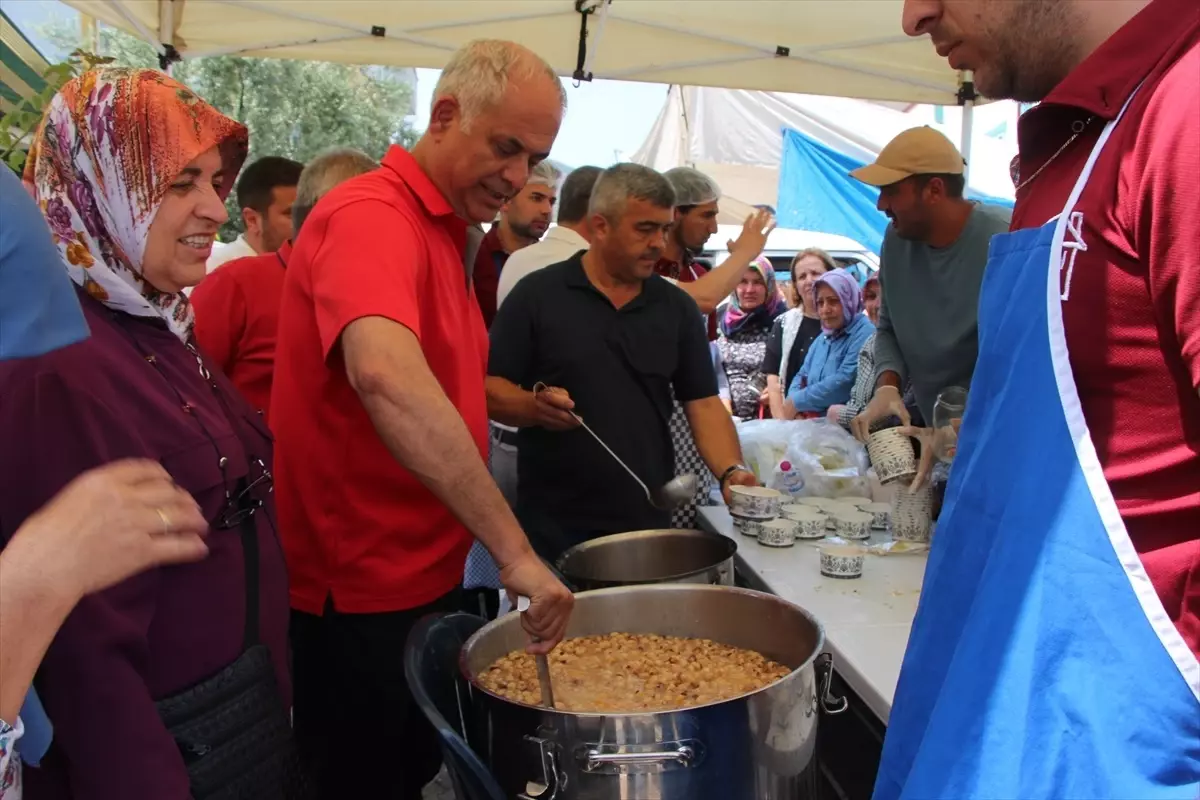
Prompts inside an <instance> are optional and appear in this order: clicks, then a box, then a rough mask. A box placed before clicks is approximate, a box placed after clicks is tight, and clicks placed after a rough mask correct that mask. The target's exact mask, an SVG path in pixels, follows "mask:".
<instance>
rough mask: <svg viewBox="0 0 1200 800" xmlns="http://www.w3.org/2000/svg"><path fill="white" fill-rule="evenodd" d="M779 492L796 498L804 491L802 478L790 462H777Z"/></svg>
mask: <svg viewBox="0 0 1200 800" xmlns="http://www.w3.org/2000/svg"><path fill="white" fill-rule="evenodd" d="M778 483H779V487H778V488H779V491H781V492H783V493H784V494H789V495H791V496H792V497H798V496H799V495H800V493H801V492H803V491H804V476H803V475H801V474H800V470H798V469H796V468H795V467H793V466H792V462H790V461H781V462H779V479H778Z"/></svg>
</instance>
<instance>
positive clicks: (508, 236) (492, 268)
mask: <svg viewBox="0 0 1200 800" xmlns="http://www.w3.org/2000/svg"><path fill="white" fill-rule="evenodd" d="M560 180H562V173H561V172H559V171H558V168H557V167H555V166H554V165H553V164H551V163H550V162H549V161H543V162H541V163H539V164H538V165H537V166H535V167H534V168H533V171H532V172H530V173H529V182H528V183H526V184H525V188H523V189H522V190H521V191H519V192H517V194H516V196H515V197H513V198H512V199H511V200H509V201H508V202H507V203H505V204H504V208H502V209H501V210H500V219H498V220H497V221H496V223H495V224H494V225H492V228H491V230H489V231H488V232H487V235H485V236H484V237H483V241H482V242H481V243H480V245H479V251H478V253H477V254H476V256H475V276H474V278H473V280H474V282H475V297H476V299H478V301H479V310H480V311H482V312H483V321H484V323H485V324H486V325H487V326H488V327H489V328H490V327H491V326H492V320H493V319H495V318H496V289H497V287H498V285H499V282H500V273H501V272H503V271H504V264H505V262H506V261H508V257H509V256H511V255H512V254H513V253H515V252H517V251H518V250H520V249H521V248H523V247H528V246H529V245H531V244H534V243H535V242H538V241H540V240H541V238H542V237H543V236H545V235H546V231H547V230H548V229H549V228H550V219H551V214H552V213H553V212H554V204H555V202H556V201H557V200H558V183H559V181H560Z"/></svg>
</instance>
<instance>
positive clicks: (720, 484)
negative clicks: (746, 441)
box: [717, 464, 754, 491]
mask: <svg viewBox="0 0 1200 800" xmlns="http://www.w3.org/2000/svg"><path fill="white" fill-rule="evenodd" d="M735 472H749V473H750V474H751V475H753V474H754V470H752V469H750V468H749V467H747V466H746V465H745V464H734V465H733V466H732V467H729V468H728V469H726V470H725V471H724V472H722V473H721V477H720V478H719V479H718V481H717V488H718V489H720V490H721V491H725V483H726V482H727V481H728V480H729V478H730V476H731V475H733V473H735Z"/></svg>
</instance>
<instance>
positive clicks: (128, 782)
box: [0, 68, 293, 800]
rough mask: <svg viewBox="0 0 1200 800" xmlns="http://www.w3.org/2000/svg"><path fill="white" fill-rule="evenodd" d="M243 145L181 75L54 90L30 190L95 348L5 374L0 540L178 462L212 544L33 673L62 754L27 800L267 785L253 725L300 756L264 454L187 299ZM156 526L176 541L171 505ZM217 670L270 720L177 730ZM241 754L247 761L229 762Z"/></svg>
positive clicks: (94, 618)
mask: <svg viewBox="0 0 1200 800" xmlns="http://www.w3.org/2000/svg"><path fill="white" fill-rule="evenodd" d="M246 148H247V133H246V129H245V128H244V127H243V126H242V125H240V124H239V123H237V122H234V121H233V120H230V119H228V118H226V117H224V116H222V115H221V114H220V113H219V112H217V111H216V109H214V108H212V107H211V106H209V105H208V104H207V103H205V102H204V101H202V100H201V99H200V98H199V97H197V96H196V95H195V94H193V93H192V92H191V91H190V90H188V89H187V87H185V86H182V85H180V84H179V83H177V82H175V81H174V80H172V79H171V78H169V77H168V76H166V75H164V74H162V73H159V72H155V71H152V70H134V69H113V68H105V69H99V70H93V71H90V72H87V73H85V74H84V75H82V76H80V77H77V78H75V79H74V80H72V81H70V82H69V83H67V84H66V86H64V87H63V88H62V89H61V90H60V91H59V93H58V94H57V95H56V96H55V97H54V99H53V100H52V101H51V103H50V106H49V108H48V109H47V111H46V114H45V118H44V119H43V121H42V126H41V128H40V129H39V131H38V136H37V140H36V142H35V145H34V147H33V149H32V151H31V153H30V157H29V161H28V165H27V167H26V181H27V182H29V183H31V184H32V185H33V187H34V190H35V198H36V200H37V202H38V204H39V206H40V207H41V210H42V213H43V214H44V215H45V216H46V219H47V221H48V222H49V226H50V229H51V233H52V236H53V239H54V241H55V244H56V245H57V247H58V251H59V253H60V255H61V257H62V265H63V268H64V269H65V270H66V271H67V274H68V275H69V276H70V278H71V280H72V281H73V282H74V284H75V286H76V293H77V295H78V297H79V300H80V303H81V305H82V306H83V311H84V316H85V318H86V321H87V324H88V327H89V328H90V330H91V336H90V337H89V338H88V339H87V340H85V341H83V342H81V343H79V344H76V345H73V346H70V347H67V348H65V349H62V350H58V351H55V352H53V353H50V354H48V355H44V356H40V357H37V358H30V359H25V360H22V361H18V362H8V363H5V364H3V365H0V396H2V397H3V398H4V399H3V402H2V403H0V441H3V442H4V448H3V452H2V454H0V484H2V485H3V486H4V487H5V490H4V492H3V493H0V541H4V542H6V541H7V540H8V537H10V536H12V534H13V532H14V531H15V530H16V528H17V527H18V526H20V524H21V523H22V522H23V521H24V520H25V518H26V517H28V516H29V515H30V514H31V513H32V512H33V511H34V510H35V509H37V508H38V507H39V506H41V505H43V504H44V503H45V502H46V501H47V500H49V499H50V497H51V496H53V495H54V494H55V493H56V492H57V491H58V490H59V489H61V488H62V487H63V486H65V485H66V484H67V483H68V482H69V481H71V480H72V479H73V478H74V477H75V476H77V475H79V474H80V473H82V472H84V471H86V470H88V469H90V468H92V467H95V466H98V465H100V464H103V463H106V462H109V461H112V460H115V459H120V458H126V457H132V458H146V459H152V460H155V461H158V462H160V463H161V464H162V465H163V466H164V467H166V469H167V471H168V472H169V473H170V475H171V477H172V478H173V479H174V481H175V482H176V484H178V485H179V486H180V487H182V488H183V489H185V490H186V491H188V492H189V493H190V494H191V495H192V496H193V497H194V498H195V500H196V502H197V503H198V505H199V506H200V508H201V511H202V513H203V515H204V517H205V519H206V520H207V521H208V524H209V528H210V531H209V534H208V536H207V545H208V549H209V555H208V557H207V558H206V559H205V560H203V561H200V562H197V563H194V564H187V565H182V566H175V567H166V568H160V569H157V570H150V571H149V572H145V573H143V574H141V575H138V576H136V577H133V578H130V579H128V580H126V581H124V582H123V583H120V584H117V585H116V586H114V587H113V588H111V589H108V590H105V591H102V592H99V593H97V594H94V595H91V596H89V597H85V598H83V599H82V600H81V601H80V602H79V604H78V605H77V606H76V608H75V610H74V611H73V612H71V614H70V616H69V617H68V618H67V620H66V622H65V624H64V625H63V626H62V628H61V630H60V631H59V634H58V636H57V637H56V638H55V640H54V642H53V643H52V644H51V646H50V648H49V650H48V651H47V653H46V657H45V660H44V661H43V663H42V666H41V669H40V671H39V675H38V680H37V688H38V693H39V695H40V696H41V699H42V701H43V703H44V705H45V709H46V712H47V714H48V716H49V718H50V720H51V722H52V724H53V726H54V742H53V744H52V746H51V748H50V750H49V752H48V753H47V755H46V757H45V758H44V759H43V761H42V766H41V768H40V769H38V770H30V771H29V773H28V774H27V776H26V783H27V786H28V787H29V789H28V794H29V795H30V796H36V797H40V798H73V797H77V798H85V797H86V798H114V800H115V799H116V798H134V797H155V798H158V797H162V798H168V797H186V796H189V794H197V795H198V794H200V793H201V792H200V791H198V789H197V787H196V786H195V785H193V783H192V781H193V777H194V774H195V770H196V769H197V767H198V766H199V767H201V768H203V767H205V766H206V765H220V768H221V769H228V770H230V772H227V773H224V774H223V775H221V776H220V777H222V782H221V783H220V786H222V787H228V786H230V784H229V783H228V782H225V781H224V778H227V777H230V776H233V779H234V780H235V781H239V780H243V779H246V778H247V776H248V775H249V776H250V778H251V779H254V778H256V777H262V772H261V770H262V769H265V768H270V769H274V767H273V766H272V765H271V764H273V763H275V762H274V760H273V759H272V758H270V757H269V756H273V755H274V754H277V753H280V752H281V750H280V749H273V750H271V751H270V752H267V753H264V752H263V751H261V750H259V749H257V748H256V747H255V746H254V745H258V744H261V743H262V738H263V737H249V738H250V739H256V741H254V742H251V743H250V744H249V745H247V744H246V742H244V741H238V742H235V741H232V740H231V739H232V735H233V734H234V733H236V732H237V731H243V730H246V729H247V728H248V727H249V725H247V724H243V723H246V722H249V723H250V724H259V723H261V726H262V727H264V728H266V729H268V730H269V731H275V732H278V731H282V736H281V738H279V739H278V740H277V741H276V742H275V743H274V744H273V745H272V747H276V746H277V745H278V743H279V742H282V743H283V745H282V747H283V749H288V748H290V747H291V745H290V738H289V737H290V734H289V733H288V732H287V731H288V728H287V722H288V721H287V712H286V709H287V707H288V704H289V695H290V685H289V677H288V671H287V667H286V656H287V649H286V635H287V619H288V600H287V581H286V574H285V570H284V563H283V558H282V555H281V551H280V548H279V545H278V543H277V541H276V537H275V533H274V505H273V502H272V500H271V497H270V494H269V492H270V488H271V475H270V471H269V468H270V463H271V440H270V436H269V434H268V433H267V431H266V428H265V426H264V425H263V424H262V422H261V420H260V419H258V417H257V414H255V413H254V412H253V411H252V410H251V409H250V407H249V406H248V404H247V403H246V402H245V401H244V400H243V399H242V398H241V397H240V396H239V395H238V394H237V392H236V391H235V390H234V389H233V387H232V386H231V384H230V383H229V382H228V381H227V380H226V379H225V377H224V376H222V375H220V374H218V373H216V372H212V373H210V372H209V369H208V367H207V365H206V364H205V361H204V359H203V357H202V355H201V354H200V353H198V352H197V351H196V349H195V347H194V344H193V341H192V335H191V334H192V309H191V306H190V305H189V303H188V300H187V297H186V296H185V295H184V294H183V289H184V288H185V287H188V286H191V285H194V284H196V283H197V282H199V281H200V279H201V278H203V277H204V274H205V261H206V259H207V258H208V254H209V252H210V250H211V248H212V243H213V240H214V237H215V236H216V233H217V230H218V228H219V227H220V226H221V224H222V223H223V222H225V220H226V216H227V215H226V212H225V206H224V200H225V196H226V195H227V194H228V193H229V189H230V187H231V186H232V185H233V180H234V178H235V177H236V175H237V172H238V170H239V169H240V168H241V165H242V162H243V160H244V159H245V156H246ZM164 505H165V504H164ZM158 514H159V517H160V518H161V520H162V526H163V530H164V531H170V530H172V529H173V520H172V519H171V515H170V509H169V508H167V507H160V508H159V509H158ZM64 557H65V556H64ZM252 587H253V588H252ZM217 675H223V676H225V677H230V676H232V677H234V678H236V679H237V680H242V679H243V678H246V676H248V675H249V676H251V678H252V680H251V681H250V682H251V683H252V685H253V687H254V690H255V692H257V694H256V695H255V698H256V702H255V703H253V704H251V705H252V706H254V716H255V718H254V719H252V720H246V719H244V718H242V717H238V716H237V715H232V716H230V717H227V718H226V720H225V721H226V722H229V723H231V725H232V728H231V729H230V728H226V729H225V730H224V731H222V732H220V733H216V732H214V730H213V729H212V728H209V729H208V730H204V731H198V732H195V733H194V734H188V735H182V734H179V733H178V730H179V728H178V719H164V717H163V716H161V714H162V713H165V712H161V711H160V709H164V708H166V705H165V704H164V703H163V701H164V700H167V699H168V698H170V699H171V700H172V702H173V703H175V704H176V705H177V706H182V710H181V711H180V714H181V715H182V716H183V717H185V718H190V717H189V714H191V713H192V712H191V711H190V710H189V709H190V708H191V707H190V706H189V705H188V703H187V702H181V701H180V700H179V699H178V698H179V697H181V696H184V695H185V693H188V692H189V690H192V689H194V688H197V687H198V686H199V685H201V684H204V683H206V682H207V681H208V680H209V679H210V678H213V676H217ZM194 694H195V693H191V694H188V695H187V696H189V697H191V696H193V695H194ZM264 698H265V699H264ZM264 709H266V710H264ZM280 724H282V727H280ZM168 726H170V727H171V729H170V730H168ZM173 732H174V733H173ZM231 755H234V756H235V758H241V757H244V758H245V759H246V760H245V762H244V763H242V764H240V766H231V762H230V756H231ZM283 760H285V761H288V762H289V763H293V759H291V758H290V756H288V755H287V753H284V754H283ZM268 762H271V764H268ZM256 771H257V775H251V774H250V773H255V772H256ZM267 777H268V779H269V780H271V781H273V784H274V786H275V787H278V788H272V789H271V790H270V791H266V792H259V793H256V794H254V795H253V796H255V797H266V798H277V797H286V796H288V794H287V793H288V791H289V790H288V789H287V788H285V787H287V786H289V785H292V783H291V780H290V778H289V777H288V776H286V775H281V774H279V773H278V772H277V771H276V772H273V773H272V774H270V775H269V776H267ZM234 785H235V786H241V788H245V787H246V784H244V783H243V784H234Z"/></svg>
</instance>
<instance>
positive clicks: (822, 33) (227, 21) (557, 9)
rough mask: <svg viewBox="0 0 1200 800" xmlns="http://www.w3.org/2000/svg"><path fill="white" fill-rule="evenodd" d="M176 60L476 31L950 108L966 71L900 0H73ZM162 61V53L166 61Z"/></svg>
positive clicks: (692, 73) (632, 73)
mask: <svg viewBox="0 0 1200 800" xmlns="http://www.w3.org/2000/svg"><path fill="white" fill-rule="evenodd" d="M65 2H66V3H67V4H68V5H70V6H72V7H74V8H76V9H78V10H79V11H80V12H82V13H84V14H87V15H90V16H92V17H94V18H96V19H98V20H100V21H102V22H105V23H107V24H109V25H113V26H116V27H118V28H121V29H123V30H125V31H127V32H129V33H132V34H134V35H136V36H139V37H141V38H143V39H145V40H147V41H149V42H151V43H152V44H154V45H155V46H156V47H158V49H159V52H160V54H161V55H163V56H164V58H165V59H166V60H167V61H169V60H171V59H174V58H177V57H183V58H194V57H200V56H207V55H230V54H238V55H245V56H261V57H279V58H296V59H311V60H321V61H335V62H345V63H357V64H383V65H394V66H410V67H431V68H438V67H441V66H442V65H443V64H444V63H445V61H446V59H447V57H448V56H449V54H450V53H452V52H453V51H454V50H455V49H457V48H458V47H459V46H461V45H462V44H464V43H466V42H468V41H470V40H472V39H478V38H501V39H511V40H513V41H517V42H520V43H522V44H524V45H526V46H528V47H530V48H531V49H533V50H534V51H535V52H537V53H539V54H540V55H542V56H543V57H545V58H546V59H547V60H548V61H549V62H550V63H551V64H552V65H554V67H555V69H557V70H558V71H559V73H560V74H561V75H563V76H567V77H572V76H573V77H575V78H576V79H583V80H587V79H589V78H590V77H591V76H593V75H594V77H596V78H609V79H620V80H630V81H650V82H656V83H670V84H682V85H692V86H726V87H736V88H744V89H763V90H769V91H788V92H805V93H809V94H824V95H837V96H844V97H861V98H866V99H873V100H891V101H901V102H910V103H936V104H941V105H954V104H956V103H957V102H958V92H959V85H960V84H959V79H958V76H957V75H956V73H955V72H954V71H953V70H951V69H950V68H949V67H948V66H947V65H946V63H945V62H944V60H943V59H941V58H939V57H938V56H937V54H936V53H935V52H934V51H933V48H932V47H930V46H929V42H928V41H926V40H924V39H911V38H909V37H907V36H905V35H904V33H903V32H902V31H901V29H900V15H901V9H902V7H903V0H805V1H804V2H794V1H793V0H725V1H724V2H722V1H721V0H436V2H434V1H433V0H430V1H429V2H420V0H394V1H392V2H388V1H387V0H65ZM167 61H164V63H167Z"/></svg>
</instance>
